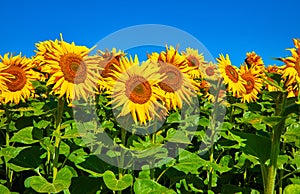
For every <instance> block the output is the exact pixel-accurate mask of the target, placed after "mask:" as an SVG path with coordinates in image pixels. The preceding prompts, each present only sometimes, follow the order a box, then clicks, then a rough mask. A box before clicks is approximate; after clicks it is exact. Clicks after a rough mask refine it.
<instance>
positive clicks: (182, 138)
mask: <svg viewBox="0 0 300 194" xmlns="http://www.w3.org/2000/svg"><path fill="white" fill-rule="evenodd" d="M165 140H167V141H168V142H174V143H182V144H191V140H190V139H189V138H188V135H187V134H186V133H184V132H183V131H181V130H176V129H173V128H171V129H169V130H168V132H167V137H166V138H165Z"/></svg>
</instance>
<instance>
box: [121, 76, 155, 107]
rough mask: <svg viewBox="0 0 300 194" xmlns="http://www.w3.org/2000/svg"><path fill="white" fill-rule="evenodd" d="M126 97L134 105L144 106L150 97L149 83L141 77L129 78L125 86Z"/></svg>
mask: <svg viewBox="0 0 300 194" xmlns="http://www.w3.org/2000/svg"><path fill="white" fill-rule="evenodd" d="M125 87H126V91H125V94H126V96H127V97H128V98H129V99H130V100H131V101H132V102H134V103H136V104H145V103H146V102H148V101H149V99H150V98H151V95H152V89H151V86H150V84H149V82H148V81H147V80H146V79H145V78H143V77H141V76H135V77H131V78H130V79H129V80H127V81H126V84H125Z"/></svg>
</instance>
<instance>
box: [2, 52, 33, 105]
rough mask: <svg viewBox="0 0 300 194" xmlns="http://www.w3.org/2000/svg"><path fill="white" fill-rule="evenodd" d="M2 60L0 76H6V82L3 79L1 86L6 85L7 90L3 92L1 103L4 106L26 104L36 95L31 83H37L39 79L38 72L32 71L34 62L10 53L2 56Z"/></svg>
mask: <svg viewBox="0 0 300 194" xmlns="http://www.w3.org/2000/svg"><path fill="white" fill-rule="evenodd" d="M0 59H1V62H0V64H1V65H0V67H1V69H0V71H1V72H0V74H1V75H3V76H4V82H3V79H2V82H1V81H0V84H1V85H2V84H3V85H4V87H3V88H7V90H4V91H2V94H1V97H2V98H1V99H0V100H1V102H2V103H3V104H8V103H14V104H19V102H20V101H23V102H25V100H26V99H28V98H29V97H31V95H32V94H33V93H34V88H33V86H32V83H31V81H35V80H36V77H37V75H36V72H35V71H33V70H32V66H33V65H32V61H31V60H30V59H29V58H26V57H22V55H21V54H19V55H17V56H13V55H12V54H11V55H9V53H6V54H5V55H4V56H3V57H2V56H0ZM1 88H2V86H1ZM2 90H3V89H2Z"/></svg>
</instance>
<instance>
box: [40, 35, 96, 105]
mask: <svg viewBox="0 0 300 194" xmlns="http://www.w3.org/2000/svg"><path fill="white" fill-rule="evenodd" d="M36 46H37V49H38V50H37V51H36V55H37V57H38V58H39V59H40V60H41V61H42V64H41V65H42V66H41V69H42V71H43V72H45V73H47V74H49V80H48V81H47V86H50V85H52V86H53V87H52V93H53V94H54V95H58V97H59V98H62V97H64V96H65V97H66V99H67V100H68V102H72V100H74V99H80V98H83V99H85V100H87V96H88V94H90V93H92V92H94V91H95V88H96V86H97V84H96V83H97V80H98V77H99V75H98V72H99V71H98V69H99V67H98V57H97V56H89V53H90V51H91V49H89V48H87V47H85V46H77V45H75V43H74V42H72V43H71V44H70V43H67V42H65V41H64V40H63V38H62V35H61V39H60V40H55V41H51V40H50V41H44V42H41V43H39V44H37V45H36Z"/></svg>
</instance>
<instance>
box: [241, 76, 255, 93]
mask: <svg viewBox="0 0 300 194" xmlns="http://www.w3.org/2000/svg"><path fill="white" fill-rule="evenodd" d="M242 78H243V79H244V80H245V81H246V84H244V87H245V89H246V93H247V94H249V93H251V92H252V91H253V88H254V85H255V81H254V79H253V78H252V77H250V76H247V75H244V76H242Z"/></svg>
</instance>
